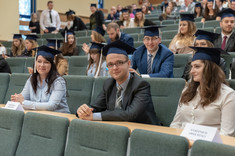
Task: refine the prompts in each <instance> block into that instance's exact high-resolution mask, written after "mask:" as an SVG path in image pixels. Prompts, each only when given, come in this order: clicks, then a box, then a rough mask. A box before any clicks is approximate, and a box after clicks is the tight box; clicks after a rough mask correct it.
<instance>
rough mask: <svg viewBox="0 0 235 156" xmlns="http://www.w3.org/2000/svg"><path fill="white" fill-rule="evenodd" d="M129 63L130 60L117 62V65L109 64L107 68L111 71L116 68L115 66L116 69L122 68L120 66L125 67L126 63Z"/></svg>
mask: <svg viewBox="0 0 235 156" xmlns="http://www.w3.org/2000/svg"><path fill="white" fill-rule="evenodd" d="M127 61H128V60H126V61H117V62H116V63H108V64H107V67H108V68H109V69H112V68H113V67H114V65H115V66H116V67H120V66H121V65H123V64H124V63H127Z"/></svg>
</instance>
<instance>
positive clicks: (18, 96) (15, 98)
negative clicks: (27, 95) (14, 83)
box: [11, 93, 24, 104]
mask: <svg viewBox="0 0 235 156" xmlns="http://www.w3.org/2000/svg"><path fill="white" fill-rule="evenodd" d="M11 101H13V102H19V103H20V104H22V102H23V101H24V96H23V95H22V94H16V93H15V94H14V95H11Z"/></svg>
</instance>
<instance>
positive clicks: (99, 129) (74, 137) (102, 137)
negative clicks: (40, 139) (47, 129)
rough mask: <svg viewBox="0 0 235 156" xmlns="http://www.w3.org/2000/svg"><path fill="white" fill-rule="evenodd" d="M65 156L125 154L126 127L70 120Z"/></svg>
mask: <svg viewBox="0 0 235 156" xmlns="http://www.w3.org/2000/svg"><path fill="white" fill-rule="evenodd" d="M68 134H69V136H68V144H67V146H66V149H65V156H78V155H81V156H126V151H127V143H128V138H129V134H130V131H129V129H128V128H127V127H123V126H117V125H110V124H103V123H98V122H91V121H85V120H72V122H71V124H70V127H69V133H68Z"/></svg>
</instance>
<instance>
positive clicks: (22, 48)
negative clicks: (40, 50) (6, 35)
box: [11, 38, 25, 56]
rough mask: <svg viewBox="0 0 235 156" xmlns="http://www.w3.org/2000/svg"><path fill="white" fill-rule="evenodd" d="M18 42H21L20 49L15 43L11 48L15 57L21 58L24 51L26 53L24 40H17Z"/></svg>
mask: <svg viewBox="0 0 235 156" xmlns="http://www.w3.org/2000/svg"><path fill="white" fill-rule="evenodd" d="M16 40H19V41H20V45H19V47H16V46H15V45H14V42H13V43H12V46H11V52H12V55H13V56H21V55H22V53H23V51H25V45H24V41H23V39H22V38H17V39H16Z"/></svg>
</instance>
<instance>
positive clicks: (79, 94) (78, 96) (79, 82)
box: [64, 75, 94, 114]
mask: <svg viewBox="0 0 235 156" xmlns="http://www.w3.org/2000/svg"><path fill="white" fill-rule="evenodd" d="M64 78H65V80H66V83H67V92H68V97H67V103H68V106H69V110H70V112H71V113H72V114H75V113H76V112H77V109H78V107H80V106H81V105H82V104H90V99H91V94H92V86H93V79H94V78H93V77H87V76H77V75H67V76H64Z"/></svg>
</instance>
